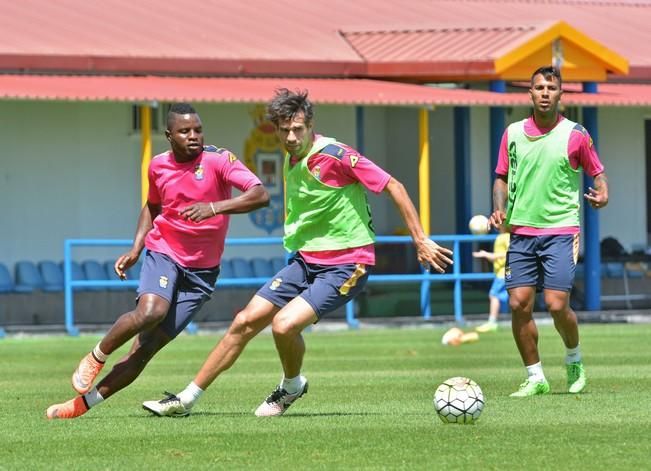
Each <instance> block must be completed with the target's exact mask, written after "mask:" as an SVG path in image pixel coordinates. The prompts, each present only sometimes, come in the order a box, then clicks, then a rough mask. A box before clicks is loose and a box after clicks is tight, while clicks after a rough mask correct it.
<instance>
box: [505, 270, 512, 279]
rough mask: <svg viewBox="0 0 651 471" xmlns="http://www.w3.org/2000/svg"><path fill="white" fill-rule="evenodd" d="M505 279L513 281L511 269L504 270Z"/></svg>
mask: <svg viewBox="0 0 651 471" xmlns="http://www.w3.org/2000/svg"><path fill="white" fill-rule="evenodd" d="M504 279H505V280H510V279H511V267H505V268H504Z"/></svg>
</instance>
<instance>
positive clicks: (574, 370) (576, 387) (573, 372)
mask: <svg viewBox="0 0 651 471" xmlns="http://www.w3.org/2000/svg"><path fill="white" fill-rule="evenodd" d="M565 366H566V368H567V390H568V392H569V393H570V394H577V393H580V392H581V391H583V390H584V389H585V385H586V379H585V368H583V363H581V362H580V361H577V362H574V363H569V364H567V365H565Z"/></svg>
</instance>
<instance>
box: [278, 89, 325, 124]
mask: <svg viewBox="0 0 651 471" xmlns="http://www.w3.org/2000/svg"><path fill="white" fill-rule="evenodd" d="M307 95H308V92H307V90H302V91H300V90H297V91H295V92H292V91H291V90H288V89H286V88H279V89H278V90H276V94H275V96H274V97H273V99H272V100H271V101H270V102H269V104H268V105H267V119H269V121H271V122H272V123H274V124H275V125H276V126H278V124H280V122H281V121H286V120H288V119H292V118H293V117H294V116H295V115H296V113H298V112H299V111H302V112H303V114H304V116H305V122H306V123H307V124H309V123H311V122H312V118H313V117H314V108H313V106H312V102H311V101H310V99H309V98H308V97H307Z"/></svg>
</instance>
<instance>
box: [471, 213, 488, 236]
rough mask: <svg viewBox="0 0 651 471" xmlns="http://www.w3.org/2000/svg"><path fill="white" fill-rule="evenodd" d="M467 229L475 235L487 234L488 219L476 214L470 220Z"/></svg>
mask: <svg viewBox="0 0 651 471" xmlns="http://www.w3.org/2000/svg"><path fill="white" fill-rule="evenodd" d="M468 229H470V232H472V233H473V234H475V235H484V234H488V218H487V217H486V216H484V215H483V214H477V215H475V216H473V217H471V218H470V221H469V222H468Z"/></svg>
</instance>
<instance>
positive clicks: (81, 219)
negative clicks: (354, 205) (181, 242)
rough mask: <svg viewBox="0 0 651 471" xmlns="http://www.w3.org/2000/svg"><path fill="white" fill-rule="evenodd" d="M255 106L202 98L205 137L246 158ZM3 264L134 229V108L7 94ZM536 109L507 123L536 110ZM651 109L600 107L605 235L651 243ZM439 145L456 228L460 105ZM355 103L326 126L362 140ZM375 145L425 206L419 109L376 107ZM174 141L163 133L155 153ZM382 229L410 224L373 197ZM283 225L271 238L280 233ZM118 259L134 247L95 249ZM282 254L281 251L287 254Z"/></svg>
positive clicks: (436, 193) (434, 168)
mask: <svg viewBox="0 0 651 471" xmlns="http://www.w3.org/2000/svg"><path fill="white" fill-rule="evenodd" d="M251 109H252V106H250V105H209V104H199V105H197V110H198V111H199V113H200V114H201V116H202V119H203V122H204V126H205V135H206V143H214V144H216V145H219V146H223V147H227V148H229V149H231V150H232V151H233V152H235V153H236V154H237V155H238V156H239V157H240V158H242V159H243V158H244V156H243V152H244V142H245V140H246V139H247V137H248V135H249V133H250V131H251V129H252V128H253V121H252V118H251V116H250V114H249V112H250V111H251ZM0 113H1V114H2V116H3V126H1V127H0V138H1V139H2V142H3V149H2V152H1V153H0V201H2V204H3V217H2V222H1V223H0V261H1V262H3V263H5V264H7V265H8V266H10V267H11V266H13V264H14V263H15V262H16V261H18V260H21V259H27V260H32V261H38V260H42V259H54V260H61V258H62V257H63V240H64V239H65V238H121V239H130V238H131V237H132V236H133V233H134V230H135V225H136V220H137V217H138V214H139V211H140V145H141V141H140V136H139V134H134V133H133V132H132V131H131V105H129V104H107V103H53V102H25V101H0ZM526 114H527V110H526V109H525V108H516V109H514V110H513V112H512V113H510V114H507V121H508V122H511V121H515V120H516V119H520V118H521V117H522V116H526ZM649 116H651V109H649V108H633V109H631V108H604V109H600V110H599V127H600V135H599V150H600V154H601V157H602V160H603V162H604V164H605V165H606V168H607V173H608V176H609V183H610V187H611V202H610V205H609V206H608V208H606V209H605V210H603V211H602V212H601V237H602V238H603V237H605V236H608V235H612V236H615V237H617V238H618V239H619V240H620V241H621V242H622V243H623V244H624V245H625V246H626V247H627V248H630V247H631V245H632V244H635V243H644V242H645V241H646V204H645V198H644V195H645V191H646V188H645V160H644V159H645V156H644V124H643V123H644V119H645V118H648V117H649ZM429 119H430V151H431V175H430V181H431V184H430V195H431V203H430V205H431V232H432V234H445V233H452V232H453V231H454V220H455V217H454V214H455V210H456V205H455V201H454V184H455V178H454V153H453V141H454V130H453V119H452V108H449V107H447V108H446V107H441V108H436V109H435V110H432V111H431V112H430V113H429ZM355 127H356V119H355V109H354V107H339V106H317V107H316V130H317V131H318V132H321V133H323V134H326V135H330V136H333V137H336V138H337V139H339V140H341V141H342V142H345V143H347V144H350V145H353V146H356V145H357V143H356V142H355V141H356V130H355ZM365 131H366V137H365V154H366V155H367V156H368V157H370V158H371V159H372V160H374V161H375V162H376V163H378V164H379V165H380V166H382V167H384V168H385V169H386V170H387V171H389V172H390V173H391V174H392V175H394V176H395V177H396V178H397V179H399V180H401V181H402V182H403V183H404V184H405V186H406V187H407V190H408V192H409V194H410V195H411V197H412V199H413V200H414V203H415V205H416V206H417V207H418V191H419V188H418V175H417V169H418V109H417V108H386V107H367V108H365ZM488 143H489V128H488V109H487V108H476V109H473V110H472V112H471V162H472V165H471V168H472V175H471V181H472V199H471V201H472V209H473V213H483V214H488V213H489V212H490V209H491V202H490V188H491V185H492V169H490V168H489V152H488ZM165 149H167V141H166V140H165V139H164V137H163V135H162V131H159V132H158V133H157V135H156V136H155V138H154V152H155V153H157V152H161V151H163V150H165ZM369 200H370V203H371V206H372V208H373V212H374V221H375V224H376V227H377V229H378V233H380V234H391V233H394V232H395V231H396V230H397V229H399V228H401V227H403V226H404V224H403V222H402V220H401V219H400V216H399V214H398V212H397V210H396V209H395V208H394V206H393V204H392V203H391V201H390V200H389V198H388V197H386V195H380V196H374V195H371V196H369ZM280 234H281V230H280V229H278V230H276V231H275V232H274V233H273V234H272V235H280ZM230 235H231V236H233V237H238V236H264V235H267V234H266V232H264V231H262V230H260V229H258V228H256V227H255V226H253V225H252V224H251V222H250V221H249V219H248V216H247V215H235V216H233V217H232V219H231V231H230ZM89 250H90V249H87V250H79V251H78V252H76V254H77V257H76V258H78V259H83V258H85V257H92V258H97V259H100V260H103V259H109V258H112V257H114V256H115V255H117V254H118V253H121V252H122V251H123V249H113V250H104V251H100V252H98V251H97V250H93V251H92V252H91V251H89ZM237 254H246V256H254V255H258V254H260V255H265V256H269V255H270V252H269V248H267V247H261V248H257V249H245V250H242V251H233V250H231V249H228V252H227V256H235V255H237ZM280 254H282V251H280V249H279V251H278V253H276V252H274V253H273V255H280Z"/></svg>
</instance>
